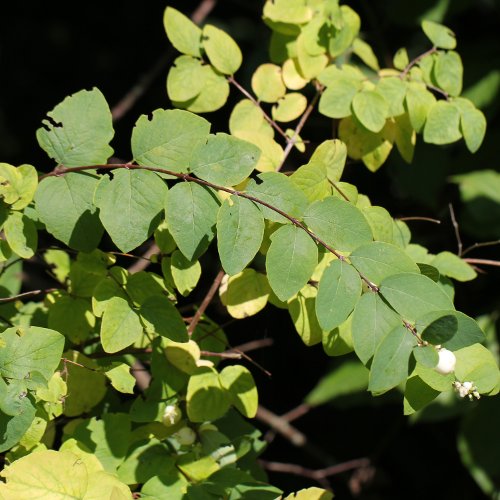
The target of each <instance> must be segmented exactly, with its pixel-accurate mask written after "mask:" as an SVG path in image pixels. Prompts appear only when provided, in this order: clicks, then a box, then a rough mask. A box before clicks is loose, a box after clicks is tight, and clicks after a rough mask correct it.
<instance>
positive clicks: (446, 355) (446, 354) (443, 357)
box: [434, 348, 457, 375]
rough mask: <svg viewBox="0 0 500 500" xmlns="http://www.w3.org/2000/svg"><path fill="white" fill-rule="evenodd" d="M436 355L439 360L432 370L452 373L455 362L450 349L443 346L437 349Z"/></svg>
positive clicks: (444, 373)
mask: <svg viewBox="0 0 500 500" xmlns="http://www.w3.org/2000/svg"><path fill="white" fill-rule="evenodd" d="M438 355H439V361H438V364H437V366H436V367H435V368H434V370H436V371H437V372H438V373H441V374H443V375H448V374H449V373H452V372H453V371H454V370H455V364H456V362H457V358H456V357H455V355H454V354H453V353H452V352H451V351H448V349H444V348H441V349H439V351H438Z"/></svg>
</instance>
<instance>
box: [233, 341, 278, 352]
mask: <svg viewBox="0 0 500 500" xmlns="http://www.w3.org/2000/svg"><path fill="white" fill-rule="evenodd" d="M273 344H274V340H273V339H272V338H267V339H258V340H251V341H250V342H246V343H244V344H241V345H237V346H236V347H231V349H230V350H234V351H237V352H238V353H240V352H248V351H255V350H256V349H262V348H263V347H269V346H272V345H273Z"/></svg>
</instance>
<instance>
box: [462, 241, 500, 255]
mask: <svg viewBox="0 0 500 500" xmlns="http://www.w3.org/2000/svg"><path fill="white" fill-rule="evenodd" d="M495 245H500V240H494V241H484V242H481V243H474V244H473V245H471V246H470V247H467V248H466V249H465V250H464V251H463V252H462V257H463V256H464V255H465V254H468V253H469V252H472V250H475V249H476V248H482V247H491V246H495Z"/></svg>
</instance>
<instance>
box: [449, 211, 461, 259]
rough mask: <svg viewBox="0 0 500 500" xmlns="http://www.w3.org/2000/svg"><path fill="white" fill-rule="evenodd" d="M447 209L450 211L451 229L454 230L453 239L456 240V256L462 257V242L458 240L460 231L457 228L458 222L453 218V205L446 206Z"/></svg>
mask: <svg viewBox="0 0 500 500" xmlns="http://www.w3.org/2000/svg"><path fill="white" fill-rule="evenodd" d="M448 207H449V209H450V217H451V223H452V224H453V229H454V230H455V237H456V238H457V245H458V256H459V257H462V240H461V238H460V230H459V228H458V222H457V219H456V218H455V211H454V210H453V205H452V204H451V203H450V204H449V205H448Z"/></svg>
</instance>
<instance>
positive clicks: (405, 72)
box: [399, 47, 437, 80]
mask: <svg viewBox="0 0 500 500" xmlns="http://www.w3.org/2000/svg"><path fill="white" fill-rule="evenodd" d="M435 52H437V47H432V48H431V49H429V50H426V51H425V52H424V53H422V54H420V55H419V56H417V57H415V59H412V60H411V61H410V62H409V63H408V64H407V65H406V68H405V69H404V70H403V71H402V72H401V74H400V75H399V78H401V80H402V79H403V78H404V77H405V76H406V75H407V74H408V73H409V72H410V70H411V68H413V66H415V64H418V63H419V62H420V61H421V60H422V59H423V58H424V57H426V56H429V55H431V54H434V53H435Z"/></svg>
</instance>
